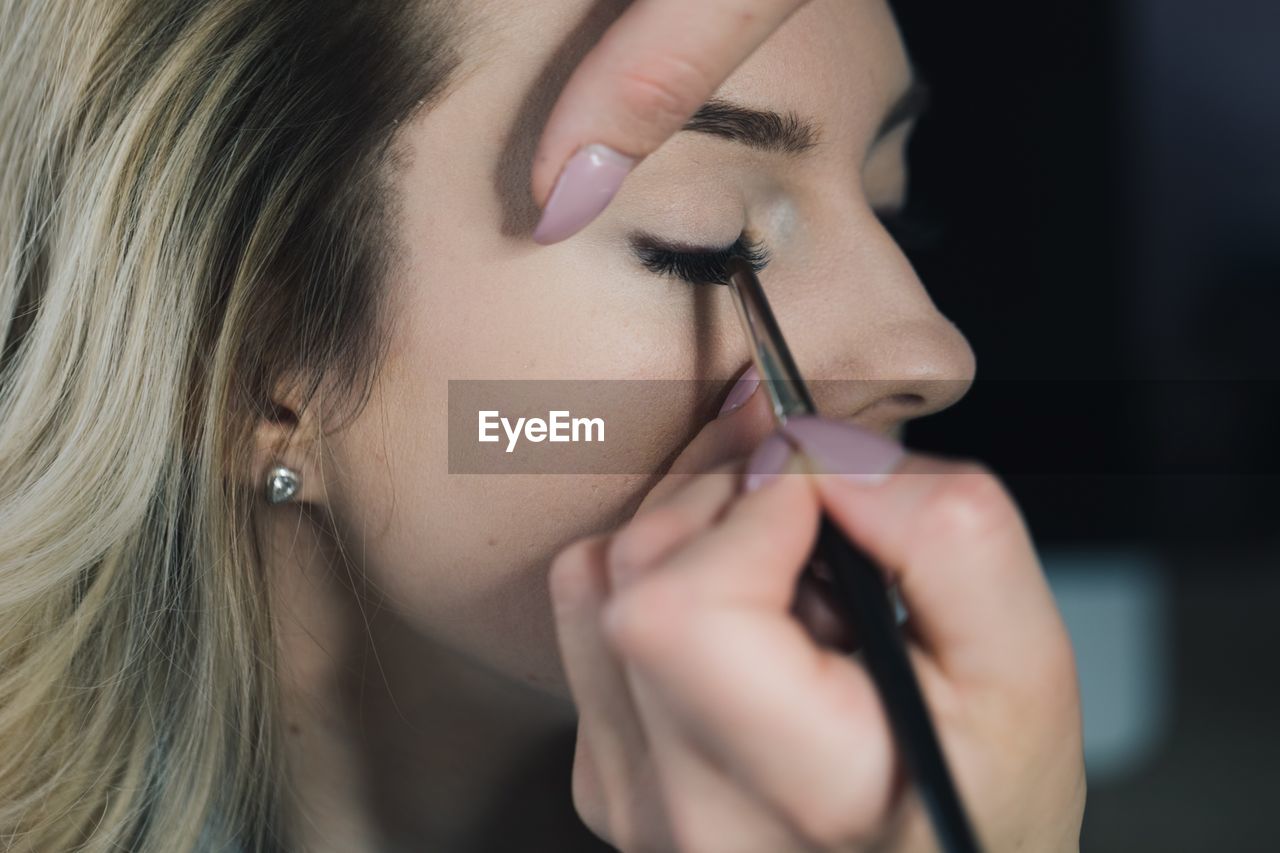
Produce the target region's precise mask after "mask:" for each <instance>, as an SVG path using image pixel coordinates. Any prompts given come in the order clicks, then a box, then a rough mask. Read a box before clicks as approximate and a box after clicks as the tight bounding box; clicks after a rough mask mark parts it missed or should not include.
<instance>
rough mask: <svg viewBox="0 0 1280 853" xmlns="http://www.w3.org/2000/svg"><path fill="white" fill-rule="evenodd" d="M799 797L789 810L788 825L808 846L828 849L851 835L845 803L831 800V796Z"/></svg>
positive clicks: (851, 827)
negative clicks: (789, 821)
mask: <svg viewBox="0 0 1280 853" xmlns="http://www.w3.org/2000/svg"><path fill="white" fill-rule="evenodd" d="M812 793H813V792H810V794H811V795H810V796H808V797H802V798H800V802H798V803H797V804H796V806H795V807H794V808H793V810H792V814H791V825H792V828H793V829H794V831H795V832H796V833H797V834H799V836H800V837H801V838H803V839H804V840H805V842H807V844H808V845H810V846H812V847H815V848H817V849H819V850H831V849H835V848H839V847H840V846H842V845H844V844H847V843H848V842H849V841H850V840H851V839H852V838H853V836H854V827H853V826H852V825H851V822H850V819H849V803H848V802H847V801H844V802H839V803H835V802H834V800H833V798H832V797H827V796H820V795H819V796H813V795H812Z"/></svg>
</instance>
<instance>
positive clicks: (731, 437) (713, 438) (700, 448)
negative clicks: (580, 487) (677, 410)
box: [639, 368, 776, 512]
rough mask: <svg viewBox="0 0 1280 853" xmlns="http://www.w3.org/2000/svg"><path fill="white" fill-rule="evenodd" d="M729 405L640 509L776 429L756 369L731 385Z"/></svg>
mask: <svg viewBox="0 0 1280 853" xmlns="http://www.w3.org/2000/svg"><path fill="white" fill-rule="evenodd" d="M744 380H746V381H745V382H744ZM748 391H749V392H750V393H749V394H746V395H745V397H744V396H743V393H744V392H748ZM725 405H726V406H728V407H730V408H729V409H728V410H727V411H726V410H722V411H721V413H720V414H719V416H717V417H715V418H713V419H712V420H710V421H708V422H707V423H706V424H705V425H704V426H703V427H702V429H700V430H699V431H698V433H697V434H696V435H695V436H694V437H693V438H692V439H690V441H689V443H688V444H687V445H685V447H684V448H683V449H682V450H681V451H680V453H679V455H678V456H676V458H675V459H673V460H672V461H671V464H670V465H669V466H668V467H667V470H666V472H665V473H664V475H663V477H662V479H661V480H659V481H658V482H657V483H656V484H655V485H654V486H653V488H652V489H651V490H650V491H649V493H648V494H647V495H646V496H645V499H644V501H643V502H642V503H641V505H640V510H639V511H640V512H643V511H645V509H646V508H648V507H652V506H656V505H658V504H661V503H662V502H663V501H665V500H666V499H667V498H668V497H670V496H671V495H672V494H674V493H675V492H676V491H678V490H679V489H681V488H682V487H683V485H684V484H685V483H687V482H689V480H690V479H691V478H693V477H695V476H697V475H699V474H702V473H704V472H706V471H710V470H712V469H714V468H718V467H720V466H721V465H724V464H725V463H726V462H729V461H732V460H735V459H742V458H744V457H746V456H747V455H749V454H750V453H751V452H752V451H753V450H755V448H756V447H757V446H759V444H760V443H761V442H762V441H764V439H765V438H766V437H768V436H769V435H770V434H771V433H772V432H773V431H774V429H775V428H776V423H775V421H774V418H773V410H772V409H771V408H770V407H769V401H768V398H767V397H766V396H765V395H764V394H763V393H761V392H760V391H759V379H758V378H756V373H755V370H754V368H752V369H749V370H747V371H746V372H745V373H744V374H743V375H742V376H740V377H739V379H738V382H735V383H734V384H733V386H731V388H730V391H729V395H728V396H727V397H726V399H725Z"/></svg>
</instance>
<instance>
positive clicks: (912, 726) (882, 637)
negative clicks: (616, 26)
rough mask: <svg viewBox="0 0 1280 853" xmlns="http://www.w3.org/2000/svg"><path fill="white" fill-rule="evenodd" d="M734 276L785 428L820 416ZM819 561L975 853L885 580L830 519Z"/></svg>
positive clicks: (928, 786)
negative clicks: (797, 419)
mask: <svg viewBox="0 0 1280 853" xmlns="http://www.w3.org/2000/svg"><path fill="white" fill-rule="evenodd" d="M728 271H729V284H730V289H731V290H732V291H733V296H734V304H735V305H737V308H738V316H739V317H740V318H741V320H742V325H743V327H744V328H745V329H746V332H747V337H748V338H749V339H750V342H751V358H752V361H754V362H755V365H756V370H757V371H758V372H759V374H760V379H761V385H763V387H764V388H765V390H766V393H767V394H768V395H769V399H770V402H771V403H772V405H773V413H774V416H775V418H776V419H777V421H778V424H779V425H783V424H785V423H786V422H787V418H789V417H791V416H792V415H815V414H817V407H816V406H815V405H814V402H813V397H812V396H810V394H809V389H808V388H807V387H806V386H805V383H804V380H803V379H802V378H801V376H800V371H799V370H797V369H796V364H795V361H794V360H793V359H792V357H791V351H790V350H789V349H788V348H787V343H786V340H785V339H784V338H783V337H782V330H781V329H780V328H779V327H778V321H777V320H776V319H775V318H774V316H773V311H772V309H770V307H769V302H768V300H766V299H765V295H764V288H763V287H761V285H760V280H759V279H758V278H756V274H755V271H754V270H753V269H752V268H751V266H750V265H749V264H748V263H747V262H746V261H744V260H742V259H741V258H734V259H732V260H730V261H729V263H728ZM814 558H816V559H818V560H821V561H822V562H823V563H824V564H825V565H826V566H827V567H828V568H829V569H830V570H831V574H832V576H833V578H834V582H835V587H836V592H837V598H838V599H839V601H840V603H841V604H843V606H844V611H845V615H846V617H847V618H848V619H849V621H850V623H851V624H852V625H853V627H854V629H855V630H856V631H857V633H858V637H859V639H860V640H861V642H862V651H863V656H864V660H865V662H866V666H867V669H868V670H869V671H870V673H871V679H872V681H873V682H875V685H876V689H877V690H878V691H879V692H880V697H881V699H882V700H883V701H884V706H885V711H886V715H887V716H888V718H889V725H890V728H891V729H892V730H893V736H894V739H895V740H896V742H897V744H898V749H899V751H900V752H901V754H902V758H903V763H904V764H905V765H906V768H907V772H908V773H909V774H910V776H911V778H912V779H913V780H914V782H915V785H916V788H917V789H918V790H919V791H920V797H921V799H922V800H923V801H924V804H925V808H926V810H927V811H928V813H929V817H930V819H931V820H932V822H933V828H934V832H935V834H936V835H937V837H938V841H939V843H940V844H941V846H942V849H943V850H945V851H948V853H977V851H978V850H979V847H978V843H977V841H976V839H975V836H974V833H973V828H972V826H971V825H970V823H969V819H968V816H967V815H966V814H965V811H964V806H963V805H962V804H961V802H960V795H959V793H958V792H957V790H956V786H955V782H954V781H953V780H952V778H951V773H950V771H949V770H948V769H947V763H946V759H945V757H944V756H943V753H942V745H941V743H939V741H938V734H937V731H936V730H935V729H934V726H933V721H932V719H931V718H930V716H929V709H928V707H927V706H926V705H925V701H924V694H923V693H922V692H921V690H920V683H919V682H918V681H917V680H916V675H915V671H914V670H913V669H912V668H911V661H910V658H908V657H907V649H906V644H905V642H904V641H903V638H902V634H901V633H900V632H899V631H898V623H897V620H896V619H895V618H894V611H893V605H892V603H891V601H890V599H889V591H888V588H887V587H886V585H885V581H884V575H883V574H882V573H881V571H880V570H879V568H877V567H876V565H875V564H874V563H872V562H871V560H870V558H868V557H867V556H866V555H865V554H864V553H863V552H862V551H861V550H860V549H858V548H857V547H856V546H855V545H854V544H853V543H852V542H850V541H849V539H848V537H846V536H845V534H844V532H843V531H841V530H840V528H839V527H837V526H836V525H835V524H834V523H833V522H832V521H831V519H830V518H828V517H826V516H825V515H824V516H823V519H822V524H821V528H820V530H819V533H818V542H817V545H816V547H815V549H814V556H813V557H812V558H810V559H811V561H812V560H813V559H814Z"/></svg>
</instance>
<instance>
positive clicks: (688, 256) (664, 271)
mask: <svg viewBox="0 0 1280 853" xmlns="http://www.w3.org/2000/svg"><path fill="white" fill-rule="evenodd" d="M631 248H632V250H633V251H635V253H636V256H637V257H638V258H639V259H640V262H641V263H642V264H644V266H645V268H646V269H648V270H649V271H650V272H654V273H657V274H658V275H664V276H674V277H675V278H680V279H683V280H685V281H687V282H689V283H690V284H728V283H729V272H728V270H727V269H726V267H727V265H728V263H729V261H730V259H732V258H742V259H743V260H744V261H746V262H747V263H749V264H750V265H751V267H752V269H754V270H755V271H756V272H759V271H760V270H762V269H764V268H765V267H766V266H767V265H768V264H769V252H768V250H767V249H766V248H765V247H764V245H763V244H762V243H759V242H757V241H755V240H752V239H751V238H750V237H748V236H747V234H746V233H745V232H743V233H742V234H740V235H738V239H737V240H735V241H734V242H733V244H732V245H730V246H726V247H724V248H720V249H716V248H704V247H700V246H687V245H678V244H672V243H669V242H665V241H662V240H659V239H658V238H656V237H654V236H652V235H650V234H636V235H635V236H633V237H632V238H631Z"/></svg>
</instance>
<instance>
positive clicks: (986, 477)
mask: <svg viewBox="0 0 1280 853" xmlns="http://www.w3.org/2000/svg"><path fill="white" fill-rule="evenodd" d="M922 520H923V523H924V524H926V525H927V527H928V535H930V536H938V537H942V538H944V539H945V540H957V539H959V540H976V539H983V538H985V537H987V536H989V535H991V534H994V533H998V532H1000V531H1003V530H1007V529H1008V528H1009V526H1010V525H1012V524H1016V523H1017V522H1018V512H1017V509H1016V508H1015V507H1014V505H1013V501H1012V500H1011V499H1010V497H1009V494H1008V492H1006V491H1005V488H1004V486H1003V484H1001V482H1000V480H999V478H997V477H996V476H995V475H994V474H993V473H992V472H991V471H990V470H989V469H988V468H987V467H986V466H984V465H982V464H980V463H977V462H963V463H960V464H958V465H957V466H955V468H953V469H952V470H951V471H950V472H948V473H946V474H943V475H942V476H940V477H939V480H938V484H937V486H936V487H935V488H934V490H933V491H932V492H931V493H930V494H929V496H928V497H927V498H926V500H925V504H924V507H923V512H922Z"/></svg>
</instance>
